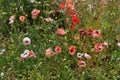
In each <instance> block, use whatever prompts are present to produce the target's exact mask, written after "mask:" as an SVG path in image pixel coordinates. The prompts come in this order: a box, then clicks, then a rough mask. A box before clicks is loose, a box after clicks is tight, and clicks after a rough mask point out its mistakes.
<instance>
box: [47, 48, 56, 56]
mask: <svg viewBox="0 0 120 80" xmlns="http://www.w3.org/2000/svg"><path fill="white" fill-rule="evenodd" d="M45 55H46V57H48V58H50V57H52V56H53V55H54V52H53V51H52V49H51V48H48V49H46V53H45Z"/></svg>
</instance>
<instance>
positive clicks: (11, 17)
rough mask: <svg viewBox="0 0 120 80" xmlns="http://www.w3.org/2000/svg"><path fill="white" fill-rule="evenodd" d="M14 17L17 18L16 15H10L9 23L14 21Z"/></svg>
mask: <svg viewBox="0 0 120 80" xmlns="http://www.w3.org/2000/svg"><path fill="white" fill-rule="evenodd" d="M14 19H15V16H14V15H13V16H10V19H9V24H12V23H14Z"/></svg>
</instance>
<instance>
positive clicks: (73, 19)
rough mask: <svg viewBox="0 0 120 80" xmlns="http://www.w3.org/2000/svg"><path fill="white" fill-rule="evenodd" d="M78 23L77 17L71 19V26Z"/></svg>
mask: <svg viewBox="0 0 120 80" xmlns="http://www.w3.org/2000/svg"><path fill="white" fill-rule="evenodd" d="M79 22H80V19H79V18H78V17H76V16H74V17H72V23H73V24H77V23H79Z"/></svg>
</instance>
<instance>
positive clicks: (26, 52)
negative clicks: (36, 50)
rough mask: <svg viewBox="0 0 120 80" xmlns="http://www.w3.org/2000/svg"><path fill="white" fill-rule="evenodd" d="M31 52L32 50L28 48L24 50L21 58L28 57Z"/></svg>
mask: <svg viewBox="0 0 120 80" xmlns="http://www.w3.org/2000/svg"><path fill="white" fill-rule="evenodd" d="M29 52H30V51H29V50H27V49H26V50H25V51H24V53H22V54H21V55H20V58H21V59H25V58H28V55H29Z"/></svg>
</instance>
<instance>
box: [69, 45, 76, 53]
mask: <svg viewBox="0 0 120 80" xmlns="http://www.w3.org/2000/svg"><path fill="white" fill-rule="evenodd" d="M75 52H76V47H75V46H70V48H69V54H70V55H74V54H75Z"/></svg>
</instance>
